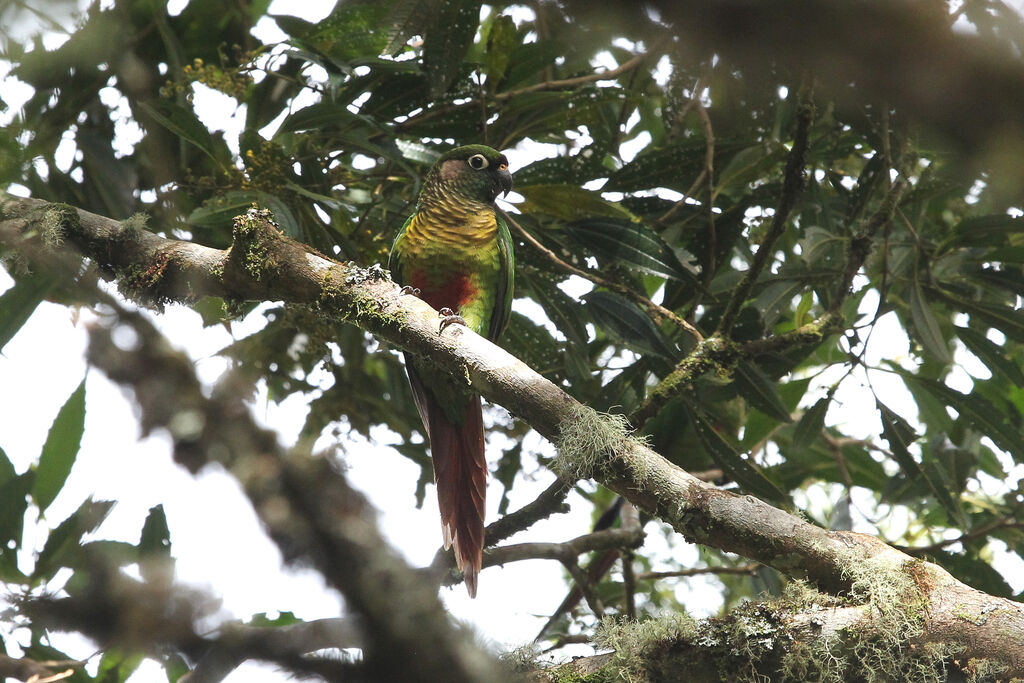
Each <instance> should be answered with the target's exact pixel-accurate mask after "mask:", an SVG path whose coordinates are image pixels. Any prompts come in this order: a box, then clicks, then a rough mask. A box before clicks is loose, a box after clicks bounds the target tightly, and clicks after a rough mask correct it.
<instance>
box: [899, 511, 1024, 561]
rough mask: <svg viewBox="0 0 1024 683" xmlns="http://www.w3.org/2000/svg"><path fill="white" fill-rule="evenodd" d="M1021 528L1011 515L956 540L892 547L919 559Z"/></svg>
mask: <svg viewBox="0 0 1024 683" xmlns="http://www.w3.org/2000/svg"><path fill="white" fill-rule="evenodd" d="M1022 528H1024V522H1018V521H1016V519H1015V518H1014V516H1013V515H1006V516H1004V517H1000V518H999V519H995V520H992V521H991V522H989V523H988V524H982V525H981V526H977V527H975V528H973V529H971V530H970V531H966V532H964V533H962V534H960V535H959V536H957V537H956V538H946V539H943V540H941V541H936V542H935V543H932V544H930V545H919V546H908V545H895V544H893V546H892V547H894V548H896V549H897V550H901V551H903V552H905V553H906V554H907V555H913V556H915V557H920V556H921V555H927V554H928V553H934V552H935V551H937V550H942V549H943V548H948V547H949V546H951V545H956V544H957V543H966V542H967V541H970V540H973V539H975V538H978V537H979V536H987V535H988V534H990V533H992V532H993V531H997V530H998V529H1022Z"/></svg>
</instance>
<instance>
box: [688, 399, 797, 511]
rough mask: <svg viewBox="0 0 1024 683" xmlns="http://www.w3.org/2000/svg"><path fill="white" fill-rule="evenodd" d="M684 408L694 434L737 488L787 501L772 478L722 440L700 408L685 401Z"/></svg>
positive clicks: (786, 496)
mask: <svg viewBox="0 0 1024 683" xmlns="http://www.w3.org/2000/svg"><path fill="white" fill-rule="evenodd" d="M687 411H688V412H689V413H690V418H691V422H692V423H693V426H694V430H695V431H696V432H697V438H698V439H700V442H701V444H702V445H703V446H704V449H705V450H706V451H707V452H708V453H709V454H710V455H711V457H712V458H713V459H714V461H715V462H716V463H717V464H718V466H719V467H721V468H722V470H723V471H724V472H725V473H726V475H728V477H729V478H730V479H732V480H733V481H735V482H736V483H737V484H739V485H740V488H742V489H743V490H744V491H746V492H747V493H751V494H753V495H755V496H758V497H760V498H763V499H764V500H768V501H772V502H775V503H784V504H786V505H789V504H790V499H789V496H788V495H786V494H785V493H783V492H782V490H781V489H780V488H779V487H778V486H777V485H776V484H775V482H773V481H772V480H771V479H769V478H768V477H766V476H765V474H764V472H762V471H761V469H760V468H759V467H757V466H756V465H754V463H752V462H750V461H749V460H747V459H746V458H744V457H743V455H742V454H741V453H740V452H739V451H738V450H736V448H734V447H733V445H732V444H731V443H729V442H728V441H726V440H725V438H724V437H723V436H722V435H721V434H719V433H718V431H717V430H716V429H715V428H714V425H713V423H712V421H711V420H710V419H709V418H708V416H707V415H705V414H704V412H703V411H702V410H700V409H699V408H697V407H696V406H693V405H687Z"/></svg>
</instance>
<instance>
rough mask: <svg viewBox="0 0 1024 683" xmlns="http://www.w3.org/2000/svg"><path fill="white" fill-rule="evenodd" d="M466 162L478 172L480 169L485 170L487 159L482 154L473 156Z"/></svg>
mask: <svg viewBox="0 0 1024 683" xmlns="http://www.w3.org/2000/svg"><path fill="white" fill-rule="evenodd" d="M466 161H468V162H469V165H470V166H472V167H473V168H475V169H476V170H478V171H479V170H480V169H482V168H487V157H485V156H484V155H483V154H474V155H473V156H471V157H470V158H469V159H467V160H466Z"/></svg>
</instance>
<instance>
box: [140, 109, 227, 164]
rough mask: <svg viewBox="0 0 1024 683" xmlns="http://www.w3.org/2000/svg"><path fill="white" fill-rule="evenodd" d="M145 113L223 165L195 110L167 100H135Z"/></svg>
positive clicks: (208, 133)
mask: <svg viewBox="0 0 1024 683" xmlns="http://www.w3.org/2000/svg"><path fill="white" fill-rule="evenodd" d="M136 104H137V105H138V106H139V107H141V108H142V111H144V112H145V113H146V114H147V115H149V116H151V117H152V118H153V119H154V120H156V122H157V123H159V124H160V125H161V126H163V127H164V128H166V129H167V130H169V131H171V132H172V133H174V134H175V135H177V136H178V137H179V138H181V139H182V140H185V141H186V142H189V143H191V144H193V145H195V146H196V147H198V148H199V149H200V150H202V151H203V152H204V153H205V154H206V155H207V156H208V157H210V159H212V160H213V161H214V163H216V164H217V165H219V166H223V163H222V162H221V159H220V158H219V157H218V155H217V152H218V148H217V145H216V144H215V143H214V140H213V136H212V135H210V131H209V130H208V129H207V128H206V126H204V125H203V122H202V121H200V120H199V118H198V117H197V116H196V114H195V112H194V111H192V110H191V109H186V108H185V107H182V106H180V105H177V104H175V103H174V102H170V101H168V100H152V101H150V102H141V101H140V102H137V103H136Z"/></svg>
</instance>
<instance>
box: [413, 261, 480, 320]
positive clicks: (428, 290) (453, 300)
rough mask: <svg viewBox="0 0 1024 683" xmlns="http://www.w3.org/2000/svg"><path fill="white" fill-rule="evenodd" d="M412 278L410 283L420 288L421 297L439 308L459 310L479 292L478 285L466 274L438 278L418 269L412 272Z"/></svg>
mask: <svg viewBox="0 0 1024 683" xmlns="http://www.w3.org/2000/svg"><path fill="white" fill-rule="evenodd" d="M410 280H411V282H410V284H411V285H412V286H413V287H415V288H416V289H418V290H420V298H421V299H423V300H424V301H426V302H427V303H428V304H430V305H431V306H433V307H434V308H437V309H441V308H445V307H448V308H454V309H455V310H459V309H460V308H462V307H463V306H465V305H467V304H468V303H469V302H470V300H471V299H473V297H474V296H476V293H477V288H476V286H475V285H474V284H473V282H471V281H470V278H469V276H468V275H465V274H461V275H452V276H450V277H447V278H444V279H441V280H437V279H435V278H432V277H427V275H426V273H424V272H423V271H421V270H418V271H414V272H413V273H412V277H411V278H410Z"/></svg>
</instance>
